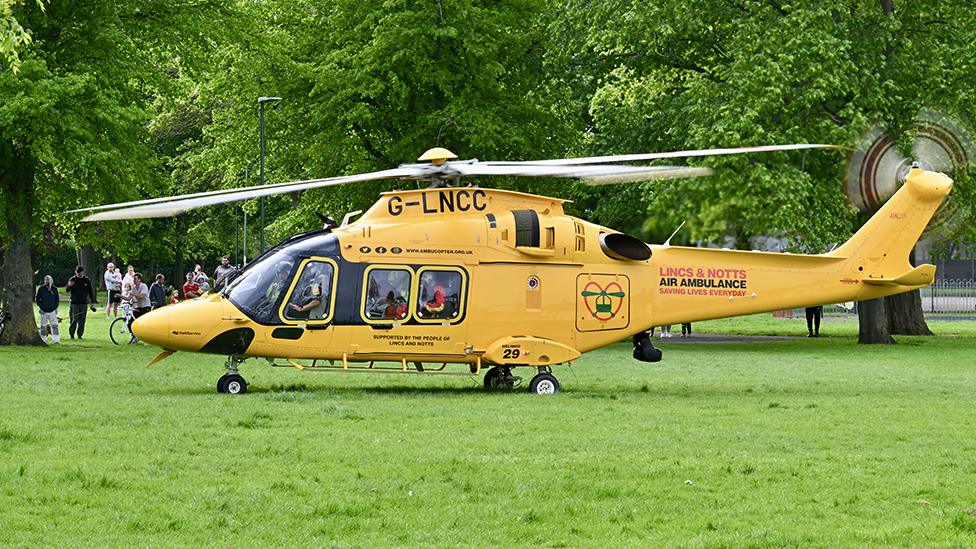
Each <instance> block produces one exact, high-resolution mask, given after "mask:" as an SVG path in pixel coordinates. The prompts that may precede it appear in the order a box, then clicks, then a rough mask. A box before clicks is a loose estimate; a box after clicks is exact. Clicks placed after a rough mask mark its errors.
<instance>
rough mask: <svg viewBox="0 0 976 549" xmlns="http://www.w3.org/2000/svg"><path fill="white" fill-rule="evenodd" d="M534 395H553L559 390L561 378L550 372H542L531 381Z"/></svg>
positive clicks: (531, 389) (530, 388) (530, 385)
mask: <svg viewBox="0 0 976 549" xmlns="http://www.w3.org/2000/svg"><path fill="white" fill-rule="evenodd" d="M529 392H530V393H532V394H533V395H552V394H555V393H558V392H559V380H558V379H556V377H555V376H553V375H552V374H550V373H549V372H540V373H539V374H536V376H535V377H533V378H532V381H530V382H529Z"/></svg>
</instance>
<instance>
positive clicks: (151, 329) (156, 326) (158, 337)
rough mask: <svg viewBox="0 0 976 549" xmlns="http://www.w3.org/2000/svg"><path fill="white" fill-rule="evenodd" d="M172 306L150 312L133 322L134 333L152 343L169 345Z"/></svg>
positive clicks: (142, 339)
mask: <svg viewBox="0 0 976 549" xmlns="http://www.w3.org/2000/svg"><path fill="white" fill-rule="evenodd" d="M168 309H170V307H162V308H159V309H156V310H155V311H151V312H148V313H146V314H144V315H142V316H140V317H139V318H137V319H136V320H135V322H133V323H132V334H133V335H135V336H136V337H137V338H139V341H144V342H146V343H148V344H150V345H156V346H157V347H168V344H169V341H170V318H171V317H172V314H171V311H170V310H168Z"/></svg>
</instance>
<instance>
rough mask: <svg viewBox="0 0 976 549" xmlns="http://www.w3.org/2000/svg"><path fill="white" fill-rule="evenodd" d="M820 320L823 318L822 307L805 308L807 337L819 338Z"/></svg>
mask: <svg viewBox="0 0 976 549" xmlns="http://www.w3.org/2000/svg"><path fill="white" fill-rule="evenodd" d="M821 318H823V305H818V306H816V307H807V337H820V319H821Z"/></svg>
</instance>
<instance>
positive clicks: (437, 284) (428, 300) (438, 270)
mask: <svg viewBox="0 0 976 549" xmlns="http://www.w3.org/2000/svg"><path fill="white" fill-rule="evenodd" d="M465 282H466V277H465V274H464V271H462V270H460V269H456V268H453V267H424V268H422V269H420V271H419V272H418V273H417V303H416V306H417V308H416V311H417V312H416V319H417V320H418V321H419V322H424V323H431V324H433V323H441V324H443V323H450V324H453V323H455V322H459V321H460V320H461V318H462V316H463V313H464V290H465Z"/></svg>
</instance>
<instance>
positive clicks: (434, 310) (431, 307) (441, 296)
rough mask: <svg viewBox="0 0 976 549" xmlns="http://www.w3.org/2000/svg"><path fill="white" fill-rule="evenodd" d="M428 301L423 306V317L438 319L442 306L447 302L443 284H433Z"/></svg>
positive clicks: (442, 310) (442, 309)
mask: <svg viewBox="0 0 976 549" xmlns="http://www.w3.org/2000/svg"><path fill="white" fill-rule="evenodd" d="M432 294H433V295H432V296H431V298H430V300H428V301H425V302H424V305H423V309H424V315H423V316H424V317H427V318H438V317H439V315H440V314H441V313H443V312H444V305H445V303H446V301H447V289H446V288H444V285H443V284H440V283H435V284H434V288H433V292H432Z"/></svg>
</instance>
